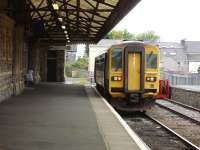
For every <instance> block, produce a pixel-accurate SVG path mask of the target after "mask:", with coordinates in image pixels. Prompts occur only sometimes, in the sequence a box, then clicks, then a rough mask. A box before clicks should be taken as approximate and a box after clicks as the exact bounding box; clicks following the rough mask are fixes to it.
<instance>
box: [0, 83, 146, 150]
mask: <svg viewBox="0 0 200 150" xmlns="http://www.w3.org/2000/svg"><path fill="white" fill-rule="evenodd" d="M86 91H87V92H86ZM138 145H139V146H138ZM144 145H145V144H143V143H142V142H141V141H140V139H139V138H138V137H136V138H135V141H134V140H133V138H131V136H130V135H129V134H128V132H127V131H126V130H125V128H124V127H123V126H122V125H121V124H120V122H119V121H118V119H117V118H116V117H115V116H114V114H113V113H112V111H111V110H110V109H109V107H107V106H106V104H105V103H104V102H103V101H102V100H101V98H100V97H99V96H98V95H96V94H95V92H94V90H92V88H90V87H87V88H85V87H84V86H79V85H66V84H62V83H45V84H40V85H38V86H36V87H35V88H34V89H27V90H25V92H24V93H23V94H22V95H20V96H17V97H13V98H10V99H9V100H7V101H4V102H3V103H1V104H0V150H66V149H67V150H106V149H112V150H114V149H115V150H121V149H126V150H129V149H131V150H138V149H146V148H145V146H144Z"/></svg>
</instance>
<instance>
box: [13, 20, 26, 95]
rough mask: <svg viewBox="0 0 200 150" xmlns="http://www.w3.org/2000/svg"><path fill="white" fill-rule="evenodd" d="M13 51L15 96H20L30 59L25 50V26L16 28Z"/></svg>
mask: <svg viewBox="0 0 200 150" xmlns="http://www.w3.org/2000/svg"><path fill="white" fill-rule="evenodd" d="M13 42H14V50H13V92H14V93H13V94H14V95H18V94H20V93H21V92H22V91H23V89H24V75H25V73H26V71H27V63H28V62H27V60H26V59H25V57H28V56H27V54H26V52H25V51H26V50H25V37H24V25H21V24H19V25H16V26H15V35H14V41H13Z"/></svg>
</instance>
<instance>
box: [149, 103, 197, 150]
mask: <svg viewBox="0 0 200 150" xmlns="http://www.w3.org/2000/svg"><path fill="white" fill-rule="evenodd" d="M147 115H148V116H149V117H151V118H153V119H155V120H156V121H158V123H161V124H163V125H165V126H166V127H168V128H169V129H171V130H172V131H173V132H175V133H176V134H177V135H179V136H180V137H181V138H183V139H185V140H186V141H187V142H189V143H191V144H192V145H194V146H196V148H198V149H200V112H199V111H198V109H193V108H192V107H188V106H187V105H182V104H179V103H176V102H173V101H172V102H171V101H162V100H161V101H156V105H155V106H154V107H153V108H152V109H151V110H149V111H147Z"/></svg>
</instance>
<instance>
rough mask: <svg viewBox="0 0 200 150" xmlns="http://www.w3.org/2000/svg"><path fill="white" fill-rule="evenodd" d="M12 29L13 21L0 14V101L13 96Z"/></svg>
mask: <svg viewBox="0 0 200 150" xmlns="http://www.w3.org/2000/svg"><path fill="white" fill-rule="evenodd" d="M2 20H3V21H2ZM13 28H14V21H13V20H12V19H10V18H9V17H7V16H6V15H4V14H0V101H2V100H3V99H5V98H7V97H9V96H11V95H12V94H13V82H12V81H13V74H12V64H13V41H12V39H13Z"/></svg>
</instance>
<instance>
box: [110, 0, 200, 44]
mask: <svg viewBox="0 0 200 150" xmlns="http://www.w3.org/2000/svg"><path fill="white" fill-rule="evenodd" d="M199 14H200V0H141V2H140V3H138V5H137V6H136V7H135V8H134V9H133V10H132V11H131V12H130V13H129V14H128V15H127V16H126V17H125V18H124V19H123V20H122V21H121V22H120V23H119V24H118V25H117V26H116V27H115V28H114V29H127V30H128V31H129V32H132V33H136V34H137V33H141V32H145V31H150V30H152V31H155V33H156V34H157V35H159V36H160V37H161V41H166V42H179V41H180V40H182V39H186V40H194V41H200V19H199V18H200V17H199Z"/></svg>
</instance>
